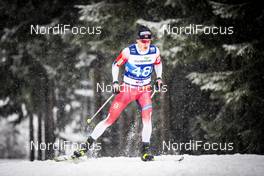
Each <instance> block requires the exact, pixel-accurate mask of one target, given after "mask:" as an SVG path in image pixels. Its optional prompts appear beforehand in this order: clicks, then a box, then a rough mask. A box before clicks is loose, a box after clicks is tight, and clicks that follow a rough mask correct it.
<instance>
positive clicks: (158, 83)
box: [155, 78, 163, 92]
mask: <svg viewBox="0 0 264 176" xmlns="http://www.w3.org/2000/svg"><path fill="white" fill-rule="evenodd" d="M162 86H163V82H162V79H161V78H157V79H156V81H155V91H157V92H161V89H162Z"/></svg>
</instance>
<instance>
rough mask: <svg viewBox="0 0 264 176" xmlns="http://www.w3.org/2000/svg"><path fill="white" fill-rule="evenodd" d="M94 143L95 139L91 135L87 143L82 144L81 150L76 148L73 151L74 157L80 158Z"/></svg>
mask: <svg viewBox="0 0 264 176" xmlns="http://www.w3.org/2000/svg"><path fill="white" fill-rule="evenodd" d="M93 143H94V139H93V138H92V137H91V136H89V137H88V139H87V141H86V143H85V144H83V145H82V146H81V148H80V149H79V150H76V151H74V152H73V155H72V156H71V157H72V158H73V159H74V158H80V157H82V156H84V155H85V153H86V152H87V151H88V150H89V147H91V145H92V144H93Z"/></svg>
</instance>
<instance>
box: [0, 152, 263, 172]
mask: <svg viewBox="0 0 264 176" xmlns="http://www.w3.org/2000/svg"><path fill="white" fill-rule="evenodd" d="M179 158H180V156H172V155H170V156H158V157H156V161H153V162H142V161H141V160H140V158H127V157H115V158H110V157H107V158H98V159H95V158H91V159H85V160H82V161H80V162H79V163H74V162H69V161H67V162H55V161H34V162H30V161H21V160H0V176H31V175H32V176H88V175H90V176H110V175H112V176H130V175H131V176H145V175H149V176H156V175H160V176H168V175H170V176H176V175H177V176H181V175H186V176H192V175H195V176H198V175H201V176H209V175H210V176H214V175H216V176H219V175H221V176H222V175H230V176H237V175H239V176H244V175H245V176H262V175H263V174H264V156H263V155H240V154H236V155H200V156H191V155H184V160H183V161H181V162H179V161H177V159H179Z"/></svg>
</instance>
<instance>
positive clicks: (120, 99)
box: [91, 92, 135, 140]
mask: <svg viewBox="0 0 264 176" xmlns="http://www.w3.org/2000/svg"><path fill="white" fill-rule="evenodd" d="M134 99H135V97H134V96H131V95H130V92H120V93H119V94H117V95H116V97H115V99H114V100H113V102H112V104H111V107H110V109H109V113H108V115H107V118H106V119H104V120H102V121H101V122H99V123H98V125H96V127H95V129H94V130H93V132H92V134H91V137H92V138H93V139H95V140H96V139H97V138H98V137H100V136H101V135H102V134H103V132H104V131H105V130H106V128H107V127H109V126H110V125H112V124H113V123H114V122H115V121H116V120H117V118H118V117H119V115H120V113H121V112H122V111H123V110H124V108H125V107H126V106H127V105H128V104H129V103H130V102H131V101H133V100H134Z"/></svg>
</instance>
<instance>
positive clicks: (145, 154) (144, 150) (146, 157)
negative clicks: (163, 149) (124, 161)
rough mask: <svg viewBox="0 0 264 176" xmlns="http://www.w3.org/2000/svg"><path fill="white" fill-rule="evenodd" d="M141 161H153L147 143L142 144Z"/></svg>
mask: <svg viewBox="0 0 264 176" xmlns="http://www.w3.org/2000/svg"><path fill="white" fill-rule="evenodd" d="M141 160H142V161H153V160H154V156H153V155H152V154H151V153H150V148H149V143H148V142H143V143H142V150H141Z"/></svg>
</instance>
